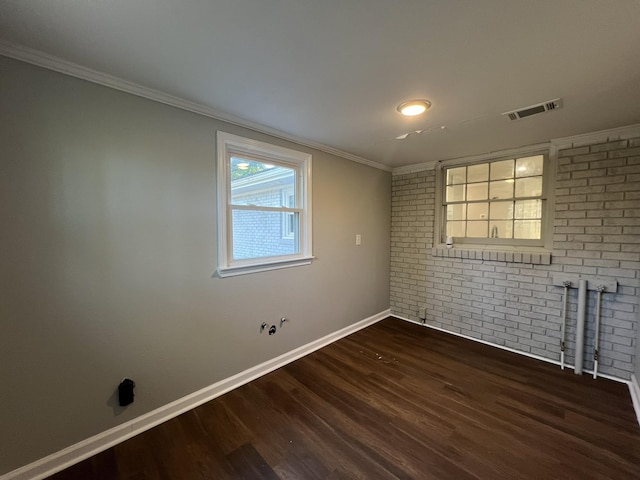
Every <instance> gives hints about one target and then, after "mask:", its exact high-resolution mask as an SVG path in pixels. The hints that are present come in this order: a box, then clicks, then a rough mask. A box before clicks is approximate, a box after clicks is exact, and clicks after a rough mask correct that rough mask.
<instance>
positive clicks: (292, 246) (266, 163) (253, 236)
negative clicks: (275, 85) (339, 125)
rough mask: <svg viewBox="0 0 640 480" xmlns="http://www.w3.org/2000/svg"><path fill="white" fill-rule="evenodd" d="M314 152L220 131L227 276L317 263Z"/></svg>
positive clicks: (221, 269)
mask: <svg viewBox="0 0 640 480" xmlns="http://www.w3.org/2000/svg"><path fill="white" fill-rule="evenodd" d="M310 175H311V155H309V154H306V153H302V152H297V151H294V150H290V149H287V148H283V147H278V146H275V145H269V144H266V143H262V142H258V141H255V140H251V139H246V138H242V137H238V136H235V135H230V134H227V133H223V132H218V192H219V193H218V201H219V225H218V227H219V249H218V250H219V265H218V274H219V275H220V276H222V277H224V276H229V275H238V274H243V273H253V272H256V271H262V270H270V269H274V268H283V267H290V266H296V265H301V264H308V263H310V261H311V195H310V189H311V181H310V180H311V177H310Z"/></svg>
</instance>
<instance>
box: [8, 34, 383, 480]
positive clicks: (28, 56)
mask: <svg viewBox="0 0 640 480" xmlns="http://www.w3.org/2000/svg"><path fill="white" fill-rule="evenodd" d="M0 55H2V56H5V57H8V58H13V59H14V60H19V61H21V62H25V63H30V64H31V65H36V66H38V67H42V68H46V69H48V70H53V71H54V72H58V73H62V74H64V75H69V76H71V77H75V78H79V79H81V80H85V81H87V82H91V83H96V84H98V85H102V86H104V87H109V88H113V89H114V90H120V91H121V92H126V93H130V94H132V95H136V96H138V97H142V98H146V99H147V100H152V101H154V102H158V103H163V104H165V105H169V106H171V107H176V108H180V109H182V110H186V111H188V112H192V113H196V114H198V115H202V116H204V117H209V118H214V119H216V120H222V121H223V122H227V123H231V124H233V125H237V126H239V127H244V128H248V129H250V130H253V131H255V132H259V133H264V134H266V135H271V136H272V137H276V138H279V139H281V140H286V141H288V142H293V143H296V144H298V145H303V146H305V147H309V148H314V149H316V150H320V151H322V152H325V153H329V154H331V155H335V156H336V157H340V158H344V159H345V160H351V161H352V162H356V163H360V164H363V165H368V166H369V167H373V168H377V169H378V170H384V171H385V172H391V171H392V168H391V167H389V166H387V165H383V164H382V163H378V162H375V161H373V160H369V159H367V158H363V157H360V156H358V155H354V154H352V153H349V152H344V151H342V150H339V149H337V148H333V147H330V146H328V145H324V144H321V143H317V142H314V141H311V140H307V139H305V138H300V137H297V136H295V135H290V134H288V133H286V132H283V131H280V130H277V129H275V128H271V127H268V126H266V125H262V124H259V123H257V122H252V121H250V120H244V119H242V118H239V117H236V116H235V115H231V114H229V113H225V112H222V111H220V110H218V109H215V108H213V107H210V106H208V105H204V104H200V103H195V102H191V101H189V100H185V99H183V98H180V97H176V96H174V95H170V94H168V93H165V92H162V91H160V90H155V89H152V88H149V87H146V86H144V85H139V84H137V83H133V82H129V81H127V80H124V79H122V78H118V77H115V76H113V75H109V74H106V73H103V72H100V71H97V70H93V69H91V68H87V67H84V66H82V65H78V64H76V63H73V62H69V61H67V60H64V59H62V58H59V57H56V56H53V55H50V54H48V53H45V52H42V51H39V50H34V49H32V48H28V47H24V46H21V45H16V44H13V43H9V42H6V41H1V40H0ZM0 479H2V477H0Z"/></svg>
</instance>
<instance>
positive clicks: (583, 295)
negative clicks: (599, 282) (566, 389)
mask: <svg viewBox="0 0 640 480" xmlns="http://www.w3.org/2000/svg"><path fill="white" fill-rule="evenodd" d="M586 316H587V281H586V280H580V281H579V282H578V317H577V320H576V358H575V364H576V365H575V367H574V373H575V374H576V375H581V374H582V364H583V363H584V322H585V319H586Z"/></svg>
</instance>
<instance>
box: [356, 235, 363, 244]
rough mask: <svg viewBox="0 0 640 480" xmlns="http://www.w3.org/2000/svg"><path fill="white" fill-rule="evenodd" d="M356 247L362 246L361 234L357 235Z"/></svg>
mask: <svg viewBox="0 0 640 480" xmlns="http://www.w3.org/2000/svg"><path fill="white" fill-rule="evenodd" d="M356 245H357V246H360V245H362V235H360V234H358V235H356Z"/></svg>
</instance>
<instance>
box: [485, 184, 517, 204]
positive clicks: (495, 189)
mask: <svg viewBox="0 0 640 480" xmlns="http://www.w3.org/2000/svg"><path fill="white" fill-rule="evenodd" d="M489 198H490V199H491V200H498V199H504V198H513V180H499V181H496V182H491V184H490V186H489Z"/></svg>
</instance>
